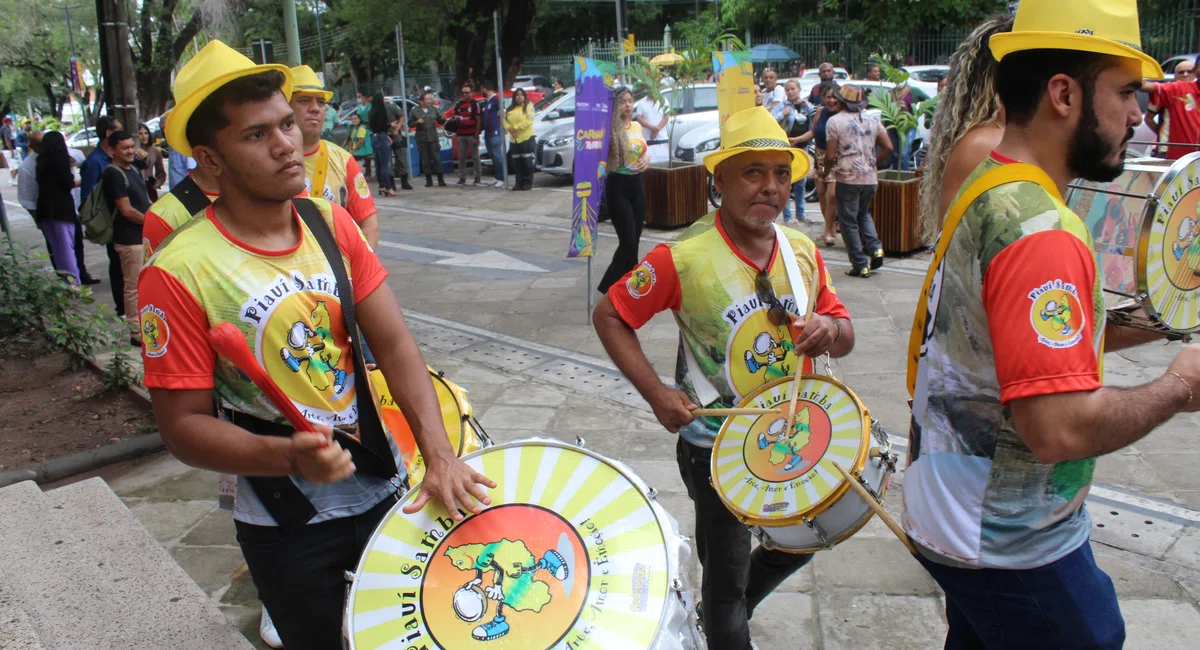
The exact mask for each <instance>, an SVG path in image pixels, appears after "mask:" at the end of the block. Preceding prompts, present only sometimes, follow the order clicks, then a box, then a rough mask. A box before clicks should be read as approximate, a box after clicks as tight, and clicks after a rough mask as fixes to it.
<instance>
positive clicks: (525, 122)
mask: <svg viewBox="0 0 1200 650" xmlns="http://www.w3.org/2000/svg"><path fill="white" fill-rule="evenodd" d="M504 130H505V131H508V135H509V137H511V138H512V144H511V145H509V147H508V153H509V155H510V156H512V159H513V167H515V169H514V172H515V174H516V176H517V183H516V185H515V186H514V187H513V191H514V192H518V191H521V190H529V189H533V152H534V150H535V149H536V147H537V140H536V139H535V138H534V137H533V105H532V104H530V103H529V98H527V97H526V96H525V91H524V90H523V89H521V88H517V89H516V90H514V91H513V98H512V103H511V104H509V105H508V111H507V112H506V113H505V114H504Z"/></svg>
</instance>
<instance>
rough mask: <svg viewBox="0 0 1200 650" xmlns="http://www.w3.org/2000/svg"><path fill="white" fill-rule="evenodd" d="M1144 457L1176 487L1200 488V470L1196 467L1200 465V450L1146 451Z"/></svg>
mask: <svg viewBox="0 0 1200 650" xmlns="http://www.w3.org/2000/svg"><path fill="white" fill-rule="evenodd" d="M1151 435H1153V434H1151ZM1142 457H1143V458H1145V459H1146V462H1148V463H1150V465H1151V466H1152V467H1153V468H1154V471H1155V472H1156V473H1157V474H1158V475H1159V476H1160V477H1161V478H1162V479H1163V480H1164V481H1166V482H1168V483H1170V484H1171V486H1172V487H1174V488H1175V489H1177V490H1200V472H1197V471H1196V467H1198V466H1200V465H1198V464H1200V452H1196V451H1175V452H1171V453H1160V452H1144V453H1143V454H1142Z"/></svg>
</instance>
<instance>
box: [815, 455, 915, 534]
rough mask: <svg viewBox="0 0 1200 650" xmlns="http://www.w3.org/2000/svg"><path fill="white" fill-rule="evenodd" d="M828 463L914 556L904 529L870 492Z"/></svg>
mask: <svg viewBox="0 0 1200 650" xmlns="http://www.w3.org/2000/svg"><path fill="white" fill-rule="evenodd" d="M829 462H831V463H833V466H834V468H835V469H837V471H839V472H841V474H842V476H843V477H845V479H846V482H847V483H849V484H850V487H851V488H852V489H853V490H854V491H855V492H857V493H858V496H860V497H862V500H863V501H864V502H866V504H867V507H868V508H870V509H871V510H872V511H874V512H875V514H876V515H879V519H880V520H882V521H883V523H885V524H887V527H888V528H891V529H892V532H893V533H895V534H896V537H897V538H898V539H899V540H900V541H901V542H903V543H904V546H905V547H907V548H908V552H909V553H912V554H913V555H916V554H917V549H916V547H915V546H913V544H912V542H911V541H910V540H909V539H908V535H905V534H904V529H903V528H901V527H900V524H897V523H896V520H895V519H892V516H891V515H889V514H888V513H887V511H886V510H884V509H883V506H882V505H880V503H879V502H878V501H876V500H875V497H873V496H871V493H870V492H867V488H865V487H863V486H862V483H859V482H858V479H856V478H854V475H853V474H851V473H850V472H849V471H847V470H846V468H845V467H842V466H841V465H840V464H839V463H838V462H837V461H836V460H831V461H829Z"/></svg>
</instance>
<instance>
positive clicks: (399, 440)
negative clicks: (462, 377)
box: [371, 368, 492, 485]
mask: <svg viewBox="0 0 1200 650" xmlns="http://www.w3.org/2000/svg"><path fill="white" fill-rule="evenodd" d="M429 376H430V379H432V380H433V389H434V392H436V393H437V398H438V405H439V406H440V407H441V409H442V424H443V425H445V427H446V433H447V435H449V437H450V446H451V447H452V448H453V449H454V452H455V455H457V456H459V457H460V458H461V457H462V456H464V455H465V454H469V453H471V452H473V451H479V450H480V449H482V448H484V447H487V446H490V445H491V444H492V441H491V439H489V438H488V436H487V433H485V432H484V430H483V427H481V426H479V422H477V421H476V420H475V416H474V413H473V411H472V409H471V403H470V402H468V401H467V391H465V390H463V389H462V388H460V387H459V386H458V385H457V384H455V383H454V382H452V381H450V380H449V379H446V376H445V373H442V372H440V371H437V370H434V369H433V368H429ZM371 388H372V392H373V393H374V397H375V403H376V404H377V405H379V416H380V419H382V420H383V423H384V425H385V426H387V428H388V430H389V431H391V433H392V437H393V438H395V440H396V446H397V447H398V448H399V449H400V454H401V455H402V456H403V457H404V464H405V466H406V467H407V468H408V481H409V484H410V485H411V484H415V483H418V482H420V480H421V478H422V477H424V476H425V461H424V459H422V458H421V453H420V451H419V450H418V449H417V441H416V438H415V437H414V436H413V432H412V429H411V428H410V427H409V426H408V421H407V420H405V419H404V413H402V412H401V411H400V407H399V406H397V405H396V401H395V400H394V399H393V398H392V393H391V391H390V390H389V389H388V385H387V382H386V381H384V379H383V373H382V372H380V371H378V370H372V371H371Z"/></svg>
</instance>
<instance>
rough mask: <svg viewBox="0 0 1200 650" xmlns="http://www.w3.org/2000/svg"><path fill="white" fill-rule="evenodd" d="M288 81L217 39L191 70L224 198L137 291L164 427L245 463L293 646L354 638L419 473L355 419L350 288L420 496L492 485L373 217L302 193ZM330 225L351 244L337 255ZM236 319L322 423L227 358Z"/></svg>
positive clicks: (208, 161) (182, 143)
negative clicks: (465, 459)
mask: <svg viewBox="0 0 1200 650" xmlns="http://www.w3.org/2000/svg"><path fill="white" fill-rule="evenodd" d="M291 90H292V77H291V72H290V71H289V70H288V69H287V68H286V67H284V66H277V65H268V66H255V65H253V64H252V63H250V62H249V61H248V60H245V57H241V56H240V55H238V54H237V53H236V52H234V51H233V50H231V49H229V48H228V47H227V46H225V45H224V44H223V43H220V42H219V41H214V42H212V43H210V44H209V45H208V46H206V47H205V48H204V50H202V51H201V52H200V53H199V54H198V55H197V56H196V57H194V58H193V59H192V60H191V61H189V62H188V64H187V65H186V66H184V67H183V69H182V70H180V72H179V74H178V76H177V77H176V88H175V94H176V97H177V98H178V99H179V101H178V103H177V105H176V107H175V110H174V112H173V113H172V115H171V120H170V121H169V122H168V125H167V139H168V141H169V142H170V143H171V146H172V148H173V149H175V150H176V151H179V152H181V153H183V154H185V155H190V156H192V157H193V158H195V159H196V162H197V164H198V165H199V167H201V168H203V169H205V170H206V171H207V172H208V173H209V174H210V175H211V176H212V177H213V178H215V179H216V181H217V185H218V188H219V190H220V198H218V199H217V201H216V202H215V203H214V204H213V205H212V206H211V207H210V208H208V210H207V211H206V212H205V213H204V214H203V215H202V216H198V217H196V218H194V219H192V220H191V221H189V222H188V223H186V224H184V225H183V226H181V227H180V228H179V229H178V230H176V231H175V232H174V233H173V234H172V235H171V236H170V237H169V238H168V239H167V240H166V241H164V242H163V244H162V246H161V247H160V248H159V250H158V251H157V252H156V253H155V254H154V256H153V257H152V258H151V259H150V261H149V262H148V264H147V266H146V267H145V269H144V270H143V272H142V274H141V278H140V282H139V288H138V298H139V302H140V304H139V313H140V315H141V325H142V332H143V358H144V362H145V368H146V378H145V383H146V386H147V387H148V388H149V389H150V391H151V397H152V399H153V404H154V414H155V420H156V421H157V423H158V427H159V430H160V432H161V433H162V437H163V440H164V441H165V442H166V444H167V446H168V448H169V449H170V450H171V452H172V453H173V454H175V456H176V457H178V458H179V459H180V460H182V461H184V462H186V463H188V464H190V465H193V466H196V467H202V468H206V469H210V470H213V471H217V472H226V473H230V474H236V475H237V476H238V486H237V494H236V498H235V505H234V519H235V524H236V526H237V532H238V542H239V544H240V545H241V548H242V554H243V556H244V557H245V559H246V563H247V564H248V565H249V568H250V573H251V576H252V577H253V579H254V583H255V586H256V587H257V588H258V591H259V594H260V596H261V598H262V599H263V601H264V603H265V604H266V606H267V607H268V608H269V609H270V611H271V614H272V616H273V617H274V619H275V623H276V626H277V628H278V630H279V633H280V636H281V637H282V640H283V642H284V645H285V646H286V647H287V648H289V650H301V649H303V648H313V649H320V650H325V649H328V648H336V647H340V645H341V636H342V610H343V607H344V602H343V599H344V594H345V587H346V583H345V581H344V577H343V576H344V572H345V571H346V570H352V569H354V568H355V567H356V566H357V562H358V558H359V554H360V553H361V551H362V548H363V547H364V545H365V544H366V542H367V539H368V538H369V537H370V535H371V534H372V532H373V531H374V530H375V528H376V527H377V525H378V524H379V522H380V520H381V519H382V517H383V516H384V515H385V514H386V513H387V511H388V510H389V509H390V507H391V506H392V505H393V504H395V503H396V499H397V498H398V496H397V494H398V491H401V490H403V489H404V488H403V475H402V471H403V470H402V469H398V468H402V467H403V466H402V465H401V462H402V461H401V459H400V457H399V454H398V453H397V452H396V447H395V444H394V443H393V442H392V441H391V439H390V436H387V435H386V433H385V432H383V431H380V430H379V429H378V428H375V429H374V431H373V435H368V434H369V433H372V431H371V430H370V429H369V428H362V429H359V430H360V431H361V432H362V434H361V435H360V436H358V437H355V436H353V435H350V434H347V433H345V432H344V431H343V430H346V431H351V432H353V431H355V429H356V425H357V424H359V423H361V422H363V420H362V418H360V408H367V409H370V408H372V406H371V405H370V404H371V402H370V399H369V397H368V396H366V395H358V394H356V393H357V392H358V391H356V388H355V379H356V377H355V376H354V375H356V374H357V373H355V371H354V368H355V365H356V364H355V363H354V362H353V361H352V359H353V354H354V348H355V347H356V346H353V345H351V343H350V341H349V337H348V336H347V331H348V330H350V329H351V328H349V327H348V326H347V323H346V320H345V319H344V318H343V308H342V306H341V304H340V303H339V299H338V296H339V295H343V296H345V295H348V294H350V293H353V296H354V310H353V312H351V311H350V310H349V309H347V310H346V312H347V313H350V314H353V313H357V318H355V320H356V321H357V322H358V323H359V324H360V325H361V326H362V330H363V331H364V332H366V333H367V335H369V336H370V337H371V340H372V341H374V342H375V351H376V361H377V363H378V366H379V368H380V369H381V370H382V371H383V373H384V375H385V377H386V379H387V382H388V384H389V385H390V386H391V387H392V388H393V395H394V397H395V398H396V400H397V401H398V402H399V403H400V407H401V409H402V410H403V412H404V415H405V418H406V419H407V420H408V422H409V424H410V425H411V426H412V430H413V434H414V436H415V437H416V439H417V442H418V446H419V448H420V451H421V454H422V456H423V457H424V458H425V461H426V467H427V469H426V474H425V478H424V483H423V485H424V486H425V487H424V489H423V490H422V494H421V495H420V496H419V497H418V498H417V499H416V500H414V502H413V503H412V505H411V506H410V508H412V509H417V508H420V507H423V506H424V504H425V502H427V501H428V500H429V499H430V497H431V496H432V497H435V498H438V499H440V500H441V501H442V502H443V503H444V504H445V505H446V506H447V508H448V509H449V510H450V511H451V512H453V513H455V514H454V516H455V518H461V514H459V513H458V510H459V508H462V509H464V510H467V511H474V512H478V511H479V510H480V509H481V507H482V506H481V505H480V503H483V504H486V503H488V502H489V500H488V498H487V492H486V489H485V488H487V487H494V486H495V485H494V483H492V482H491V481H489V480H487V479H486V478H484V477H483V476H481V475H480V474H478V473H476V472H474V471H472V470H471V468H469V467H468V466H467V465H465V464H464V463H462V462H461V461H459V460H458V459H456V458H455V457H454V451H453V450H452V449H451V448H450V445H449V443H448V441H447V436H446V431H445V429H444V427H443V424H442V418H441V414H440V411H439V407H438V403H437V398H436V396H435V394H434V391H433V386H432V384H431V383H430V380H429V373H428V371H427V370H426V368H425V362H424V361H423V360H422V359H421V353H420V351H419V350H418V349H417V346H416V343H415V342H414V340H413V338H412V336H411V334H410V333H409V332H408V330H407V328H406V326H405V322H404V317H403V316H402V315H401V312H400V308H399V306H398V305H397V303H396V297H395V295H394V294H393V293H392V291H391V289H390V288H389V287H387V286H386V285H385V284H384V280H385V278H386V277H387V272H386V271H385V270H384V269H383V267H382V265H381V264H380V262H379V259H378V258H377V257H376V256H375V254H374V252H373V251H372V250H371V249H370V247H368V246H367V244H366V241H365V239H364V238H363V236H362V233H361V231H360V230H359V229H358V227H357V226H356V225H355V224H354V222H353V220H352V219H351V218H350V216H349V215H348V214H347V213H346V212H345V210H343V209H342V208H341V207H339V206H336V205H331V204H329V203H328V202H326V201H324V200H322V199H297V200H296V201H295V202H294V203H293V201H292V200H291V199H292V197H294V196H295V195H296V194H298V193H299V192H300V191H301V190H302V189H303V188H304V160H303V157H302V154H301V137H300V131H299V128H298V127H297V125H296V117H295V112H294V111H293V110H292V108H291V106H289V105H288V99H287V98H288V95H289V94H290V92H291ZM302 219H306V220H307V221H302ZM321 221H323V222H324V224H323V227H319V228H317V229H316V230H313V229H310V227H309V226H308V225H307V224H308V223H312V224H314V225H316V224H319V223H320V222H321ZM330 231H331V233H332V236H331V239H332V240H333V241H330V240H329V238H328V237H329V235H328V233H329V232H330ZM318 233H322V234H318ZM323 236H324V237H327V238H326V239H324V240H322V239H321V237H323ZM322 241H325V242H326V243H327V244H328V245H330V248H332V249H335V250H336V251H337V253H338V254H340V257H341V258H342V259H341V263H340V264H338V265H337V266H336V267H335V266H334V265H333V264H331V262H330V259H332V258H330V257H327V256H326V254H325V250H326V248H325V247H323V246H322V244H321V242H322ZM331 254H332V253H331ZM343 265H344V266H345V267H347V269H341V266H343ZM347 270H348V272H345V271H347ZM338 274H340V275H342V276H343V280H345V277H347V276H348V277H349V278H352V281H345V282H339V281H338V280H337V275H338ZM351 290H352V291H351ZM222 322H225V323H232V324H233V325H234V326H235V327H236V328H237V332H238V335H239V336H243V337H245V340H246V343H247V345H249V346H250V348H251V350H252V351H253V353H254V355H255V357H256V359H257V362H258V364H260V365H262V366H263V367H264V368H265V370H266V372H267V373H268V374H269V376H270V378H271V379H272V380H274V382H275V383H276V384H278V385H279V386H280V387H281V389H282V390H283V392H284V393H285V394H286V397H287V398H288V399H290V400H291V402H292V404H293V405H294V406H295V407H296V408H297V409H299V410H300V411H301V413H302V414H303V415H304V416H305V417H306V418H307V419H309V420H310V421H311V422H312V424H313V428H314V429H315V431H316V432H315V433H313V432H297V431H295V430H293V429H292V428H290V427H289V426H287V425H285V424H281V420H282V418H281V413H280V411H279V410H278V408H277V407H276V406H275V405H274V404H272V403H271V401H270V400H269V399H268V398H267V397H266V396H265V395H264V394H263V393H261V392H260V391H259V390H258V389H257V388H256V386H255V385H254V384H252V383H251V382H250V381H248V379H247V377H246V376H245V375H243V374H242V373H241V371H239V370H238V369H237V368H235V367H233V366H232V365H231V364H229V363H227V362H218V361H217V359H216V357H215V355H214V353H213V350H212V349H211V348H210V347H209V344H208V331H209V328H211V327H214V326H217V325H218V324H221V323H222ZM214 397H215V398H216V399H217V401H218V403H219V408H220V417H217V416H216V415H215V414H214V412H213V411H214V409H213V402H214ZM360 398H361V399H360ZM366 417H370V416H369V415H368V416H366ZM331 426H337V427H338V428H339V432H338V434H337V437H336V438H335V437H334V432H333V430H332V429H331V428H330V427H331ZM398 474H400V475H398Z"/></svg>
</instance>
